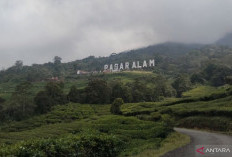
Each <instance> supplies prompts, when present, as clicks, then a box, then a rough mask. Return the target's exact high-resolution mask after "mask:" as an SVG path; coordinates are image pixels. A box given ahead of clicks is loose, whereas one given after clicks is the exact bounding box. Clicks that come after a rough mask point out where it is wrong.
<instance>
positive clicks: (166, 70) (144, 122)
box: [0, 43, 232, 157]
mask: <svg viewBox="0 0 232 157" xmlns="http://www.w3.org/2000/svg"><path fill="white" fill-rule="evenodd" d="M151 58H154V59H155V60H156V66H155V67H149V68H144V69H135V70H127V71H120V72H116V73H98V72H96V73H92V74H83V75H77V74H76V71H77V70H78V69H79V70H85V71H100V70H102V68H103V66H104V64H109V63H120V62H125V61H134V60H136V61H142V60H144V59H145V60H147V59H151ZM231 59H232V49H230V48H228V47H224V46H217V45H196V44H190V45H187V44H178V43H165V44H159V45H154V46H149V47H145V48H141V49H137V50H131V51H128V52H122V53H119V54H116V55H111V56H109V57H99V58H96V57H94V56H91V57H88V58H85V59H83V60H77V61H73V62H70V63H61V58H59V57H55V60H54V62H53V63H52V62H50V63H45V64H43V65H32V66H24V65H23V64H22V62H20V61H18V62H16V64H15V65H14V66H13V67H10V68H9V69H7V70H4V71H1V72H0V147H1V148H0V156H9V155H13V156H35V155H36V156H40V157H47V156H73V157H75V156H81V157H96V156H97V157H102V156H109V157H115V156H122V157H123V156H135V155H138V156H146V155H144V154H150V155H151V154H152V155H153V154H156V156H157V157H159V156H161V155H163V154H165V153H166V152H168V151H171V150H173V149H176V148H178V147H181V146H183V145H185V144H187V143H189V142H190V138H189V137H188V136H186V135H183V134H179V133H177V132H175V131H174V129H173V128H174V127H185V128H198V129H205V130H211V131H219V132H224V133H227V134H231V132H232V129H231V128H232V126H231V111H232V106H231V105H232V104H231V99H232V87H231V85H232V63H231ZM52 77H58V78H57V79H53V80H52V79H50V78H52ZM180 139H181V140H180ZM86 154H87V155H86Z"/></svg>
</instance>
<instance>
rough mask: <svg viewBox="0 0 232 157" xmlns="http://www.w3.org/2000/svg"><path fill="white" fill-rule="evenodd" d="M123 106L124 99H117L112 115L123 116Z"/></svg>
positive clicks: (112, 108) (113, 105)
mask: <svg viewBox="0 0 232 157" xmlns="http://www.w3.org/2000/svg"><path fill="white" fill-rule="evenodd" d="M122 104H124V102H123V100H122V98H116V99H115V100H114V102H113V103H112V105H111V108H110V112H111V113H112V114H122V112H121V109H120V107H121V105H122Z"/></svg>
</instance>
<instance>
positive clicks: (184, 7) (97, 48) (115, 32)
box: [0, 0, 232, 67]
mask: <svg viewBox="0 0 232 157" xmlns="http://www.w3.org/2000/svg"><path fill="white" fill-rule="evenodd" d="M231 6H232V1H231V0H221V1H218V0H204V1H202V0H195V1H192V0H176V1H173V0H143V1H141V0H65V1H64V0H20V1H18V0H1V1H0V67H3V66H4V67H7V66H9V65H12V64H13V62H14V61H15V60H17V59H22V60H24V62H25V63H26V64H31V63H43V62H47V61H49V60H52V57H53V56H55V55H59V56H61V57H62V58H63V59H64V61H71V60H75V59H80V58H83V57H86V56H88V55H95V56H105V55H109V54H110V53H112V52H119V51H123V50H128V49H134V48H137V47H141V46H146V45H149V44H155V43H160V42H165V41H179V42H195V43H210V42H214V41H215V40H217V39H218V38H219V37H221V36H223V34H225V33H226V32H229V31H232V29H231V28H232V21H231V17H230V15H231V14H232V10H231Z"/></svg>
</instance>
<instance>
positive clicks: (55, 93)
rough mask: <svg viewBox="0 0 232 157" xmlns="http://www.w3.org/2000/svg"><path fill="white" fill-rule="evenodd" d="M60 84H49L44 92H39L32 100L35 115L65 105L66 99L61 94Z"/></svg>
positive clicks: (62, 93) (61, 84)
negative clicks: (34, 106)
mask: <svg viewBox="0 0 232 157" xmlns="http://www.w3.org/2000/svg"><path fill="white" fill-rule="evenodd" d="M63 88H64V85H63V83H62V82H60V83H56V82H49V83H48V84H47V85H46V86H45V90H44V91H40V92H39V93H37V95H36V96H35V98H34V101H35V104H36V112H37V113H46V112H48V111H50V110H51V108H52V106H54V105H58V104H65V103H67V98H66V96H65V94H64V92H63Z"/></svg>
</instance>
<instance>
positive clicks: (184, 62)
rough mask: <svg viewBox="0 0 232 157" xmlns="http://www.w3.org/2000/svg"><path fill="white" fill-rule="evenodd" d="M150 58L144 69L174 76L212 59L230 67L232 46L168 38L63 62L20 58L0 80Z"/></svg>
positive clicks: (69, 74) (70, 74)
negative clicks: (26, 62) (153, 63)
mask: <svg viewBox="0 0 232 157" xmlns="http://www.w3.org/2000/svg"><path fill="white" fill-rule="evenodd" d="M148 59H155V60H156V65H157V66H156V67H155V68H147V69H144V70H149V71H155V72H158V73H162V74H167V75H172V76H173V75H175V74H178V73H194V72H198V71H200V70H201V69H202V68H204V67H205V66H206V65H207V64H209V63H215V64H222V65H226V66H229V67H231V66H232V65H231V62H230V61H231V59H232V50H231V49H229V48H227V47H223V46H215V45H213V46H210V45H200V44H182V43H171V42H169V43H163V44H157V45H151V46H148V47H144V48H140V49H135V50H130V51H126V52H121V53H118V54H114V55H110V56H108V57H94V56H90V57H87V58H84V59H82V60H76V61H73V62H69V63H61V61H60V60H57V61H54V62H49V63H45V64H33V65H32V66H23V64H22V63H20V62H18V63H17V64H15V65H14V66H12V67H10V68H8V69H7V70H4V71H1V72H0V82H2V83H3V82H9V81H20V80H21V81H22V80H27V81H32V82H33V81H42V80H46V79H48V78H51V77H56V76H57V77H59V78H63V79H73V78H74V79H75V78H76V77H77V74H76V71H77V70H84V71H101V70H103V66H104V65H105V64H110V63H112V64H114V63H121V62H122V63H124V62H126V61H129V62H132V61H143V60H148Z"/></svg>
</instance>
